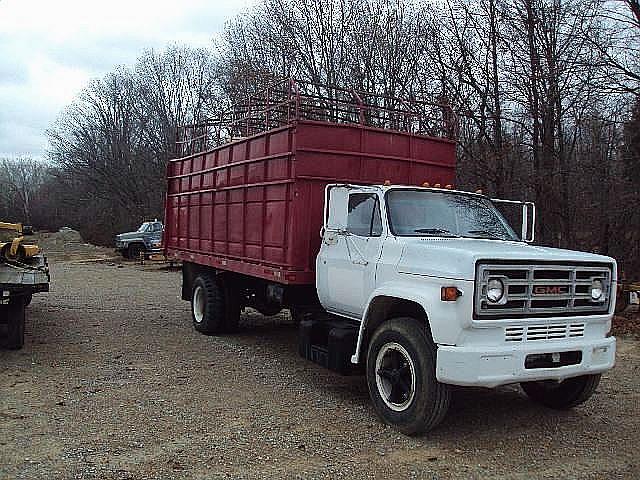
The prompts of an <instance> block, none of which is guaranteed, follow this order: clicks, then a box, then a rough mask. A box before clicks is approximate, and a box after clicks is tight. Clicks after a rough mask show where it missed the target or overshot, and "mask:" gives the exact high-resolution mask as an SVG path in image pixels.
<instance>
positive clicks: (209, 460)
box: [0, 239, 640, 480]
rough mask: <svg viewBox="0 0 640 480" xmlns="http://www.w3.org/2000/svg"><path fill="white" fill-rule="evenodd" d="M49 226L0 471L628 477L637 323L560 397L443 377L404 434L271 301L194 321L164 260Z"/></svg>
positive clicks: (2, 378)
mask: <svg viewBox="0 0 640 480" xmlns="http://www.w3.org/2000/svg"><path fill="white" fill-rule="evenodd" d="M45 243H46V242H45ZM64 243H65V242H62V244H61V245H57V246H56V245H55V242H53V241H52V240H51V239H49V243H48V247H49V250H48V253H49V255H50V261H51V273H52V283H51V292H50V293H48V294H41V295H37V296H35V297H34V300H33V303H32V305H31V306H30V307H29V313H28V315H29V319H28V325H27V344H26V346H25V348H24V349H23V350H21V351H8V350H5V349H2V348H1V347H0V479H29V480H31V479H40V478H42V479H45V478H46V479H55V478H65V479H66V478H69V479H122V480H124V479H156V478H157V479H173V478H176V479H204V478H207V479H216V478H350V479H351V478H429V479H445V478H477V479H491V478H511V479H529V478H554V479H555V478H592V479H602V478H607V479H609V478H629V479H631V478H640V454H638V448H640V417H639V416H638V414H639V411H640V408H639V407H640V392H639V388H638V387H639V385H640V380H639V377H640V348H639V347H640V341H638V340H637V339H633V338H631V337H626V338H621V339H620V340H619V343H618V348H619V353H618V357H617V359H618V364H617V366H616V368H615V369H614V370H613V371H611V372H610V373H608V374H607V375H605V376H604V377H603V380H602V382H601V384H600V386H599V388H598V391H597V393H596V394H595V396H594V397H593V398H592V399H591V400H590V401H589V402H588V403H587V404H586V405H584V406H581V407H579V408H576V409H575V410H573V411H570V412H556V411H551V410H547V409H545V408H543V407H540V406H538V405H535V404H533V403H531V402H529V401H528V400H527V399H526V398H525V397H524V395H523V394H522V392H521V391H520V390H519V389H517V388H515V387H508V388H502V389H499V390H483V389H459V390H457V391H456V392H455V395H454V400H453V405H452V408H451V410H450V412H449V415H448V417H447V419H446V420H445V422H444V424H443V425H442V426H441V427H439V428H438V429H437V430H435V431H433V432H431V433H429V434H427V435H425V436H422V437H417V438H410V437H405V436H403V435H401V434H399V433H397V432H396V431H394V430H393V429H392V428H389V427H387V426H385V425H383V424H382V423H381V422H380V421H379V420H378V419H377V417H376V416H375V413H374V411H373V408H372V406H371V404H370V402H369V398H368V393H367V388H366V383H365V381H364V378H363V377H341V376H339V375H337V374H334V373H332V372H329V371H327V370H324V369H322V368H321V367H319V366H316V365H314V364H312V363H310V362H308V361H306V360H303V359H301V358H300V357H298V355H297V344H296V329H295V327H294V326H293V324H292V323H291V322H290V320H289V318H288V316H287V315H280V316H278V317H270V318H265V317H262V316H260V315H258V314H252V313H249V314H245V316H244V317H243V324H242V327H243V328H242V331H241V332H240V333H238V334H234V335H229V336H223V337H207V336H203V335H200V334H198V333H196V332H195V331H194V330H193V329H192V327H191V324H190V315H189V307H188V304H187V303H186V302H183V301H182V300H180V298H179V294H180V273H179V272H178V271H172V270H168V269H166V268H161V267H159V266H158V265H145V266H141V265H136V264H133V263H123V262H121V261H114V260H111V259H109V258H110V257H111V256H112V252H111V251H110V250H108V249H98V248H97V247H90V246H85V247H84V248H81V242H80V241H79V240H77V239H76V240H75V243H74V242H70V244H69V245H66V247H65V245H64ZM67 243H69V242H67ZM54 247H55V248H54ZM56 248H57V249H56ZM94 260H96V261H94ZM97 260H100V261H97ZM2 334H3V332H2V331H0V336H1V335H2ZM1 342H2V338H0V344H1Z"/></svg>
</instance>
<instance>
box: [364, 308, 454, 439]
mask: <svg viewBox="0 0 640 480" xmlns="http://www.w3.org/2000/svg"><path fill="white" fill-rule="evenodd" d="M436 350H437V347H436V345H435V344H434V342H433V340H432V339H431V335H430V334H429V332H428V330H427V328H426V327H425V324H424V323H423V322H419V321H418V320H416V319H414V318H409V317H404V318H396V319H392V320H388V321H386V322H385V323H383V324H382V325H381V326H380V327H379V328H378V330H377V331H376V332H375V334H374V335H373V338H372V339H371V342H370V343H369V348H368V353H367V384H368V387H369V394H370V396H371V399H372V402H373V405H374V407H375V409H376V411H377V413H378V415H379V416H380V417H381V418H382V420H384V421H385V422H386V423H388V424H390V425H393V426H394V427H395V428H397V429H398V430H400V431H401V432H402V433H405V434H407V435H417V434H420V433H423V432H426V431H428V430H431V429H433V428H435V427H436V426H437V425H438V424H439V423H441V422H442V420H443V419H444V417H445V415H446V413H447V410H448V409H449V403H450V399H451V390H450V387H449V386H448V385H445V384H443V383H440V382H438V380H437V379H436Z"/></svg>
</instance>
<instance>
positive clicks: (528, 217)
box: [522, 202, 536, 243]
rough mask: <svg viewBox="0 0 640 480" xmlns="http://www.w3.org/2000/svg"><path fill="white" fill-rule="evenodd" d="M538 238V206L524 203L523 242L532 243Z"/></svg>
mask: <svg viewBox="0 0 640 480" xmlns="http://www.w3.org/2000/svg"><path fill="white" fill-rule="evenodd" d="M535 237H536V204H535V203H533V202H523V204H522V240H523V241H525V242H527V243H531V242H533V241H534V240H535Z"/></svg>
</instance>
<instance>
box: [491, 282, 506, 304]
mask: <svg viewBox="0 0 640 480" xmlns="http://www.w3.org/2000/svg"><path fill="white" fill-rule="evenodd" d="M503 295H504V283H502V280H500V279H499V278H490V279H489V282H488V283H487V300H489V301H490V302H491V303H498V302H499V301H500V300H501V299H502V296H503Z"/></svg>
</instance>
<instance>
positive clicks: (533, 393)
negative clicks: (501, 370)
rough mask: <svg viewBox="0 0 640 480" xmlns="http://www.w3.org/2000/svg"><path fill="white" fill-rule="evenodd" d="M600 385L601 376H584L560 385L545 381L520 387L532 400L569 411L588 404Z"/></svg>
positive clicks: (526, 383)
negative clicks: (585, 403)
mask: <svg viewBox="0 0 640 480" xmlns="http://www.w3.org/2000/svg"><path fill="white" fill-rule="evenodd" d="M598 383H600V375H582V376H581V377H573V378H567V379H566V380H564V381H562V382H560V383H558V382H556V381H553V380H543V381H540V382H522V383H521V384H520V386H521V387H522V389H523V390H524V392H525V393H526V394H527V396H528V397H529V398H530V399H531V400H533V401H535V402H538V403H541V404H542V405H544V406H546V407H549V408H554V409H556V410H568V409H570V408H573V407H575V406H577V405H580V404H581V403H584V402H586V401H587V400H588V399H589V397H591V395H593V394H594V392H595V391H596V388H597V387H598Z"/></svg>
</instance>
